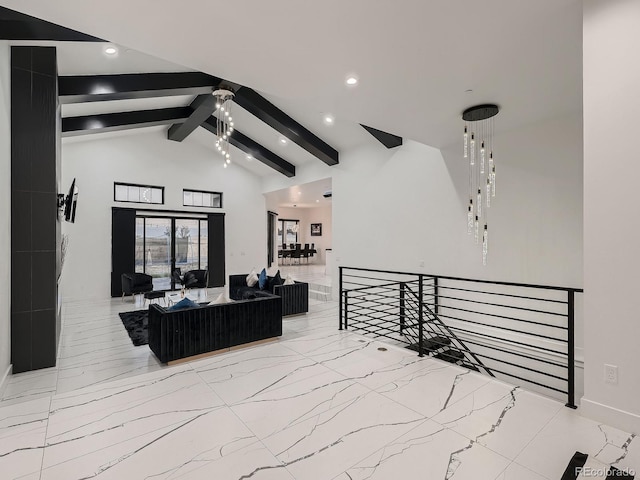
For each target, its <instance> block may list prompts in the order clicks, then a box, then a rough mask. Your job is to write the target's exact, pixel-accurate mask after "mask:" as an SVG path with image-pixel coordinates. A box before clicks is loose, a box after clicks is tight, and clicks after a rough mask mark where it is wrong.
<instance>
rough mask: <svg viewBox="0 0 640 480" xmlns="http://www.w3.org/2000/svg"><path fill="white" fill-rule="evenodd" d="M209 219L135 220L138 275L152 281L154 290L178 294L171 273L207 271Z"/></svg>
mask: <svg viewBox="0 0 640 480" xmlns="http://www.w3.org/2000/svg"><path fill="white" fill-rule="evenodd" d="M208 237H209V235H208V224H207V220H206V219H198V218H176V217H151V216H137V217H136V253H135V264H136V272H141V273H146V274H147V275H151V276H152V277H153V289H154V290H175V289H176V288H179V285H178V286H176V284H175V282H174V279H173V278H172V275H171V273H172V272H173V271H174V270H175V269H176V268H178V269H180V272H181V273H182V274H184V273H185V272H187V271H189V270H204V269H207V268H208V258H207V252H208V242H209V238H208Z"/></svg>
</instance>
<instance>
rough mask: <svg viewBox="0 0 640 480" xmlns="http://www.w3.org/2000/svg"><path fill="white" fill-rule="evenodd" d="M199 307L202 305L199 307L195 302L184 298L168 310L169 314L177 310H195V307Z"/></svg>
mask: <svg viewBox="0 0 640 480" xmlns="http://www.w3.org/2000/svg"><path fill="white" fill-rule="evenodd" d="M199 306H200V305H198V304H197V303H196V302H194V301H193V300H189V299H188V298H183V299H182V300H180V301H179V302H178V303H176V304H175V305H172V306H170V307H169V308H167V310H168V311H169V312H173V311H175V310H184V309H185V308H193V307H199Z"/></svg>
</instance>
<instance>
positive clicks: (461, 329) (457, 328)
mask: <svg viewBox="0 0 640 480" xmlns="http://www.w3.org/2000/svg"><path fill="white" fill-rule="evenodd" d="M449 328H450V329H451V330H457V331H459V332H465V333H471V334H473V335H482V336H484V337H487V338H493V339H494V340H502V341H504V342H506V343H511V344H513V345H522V346H523V347H530V348H533V349H534V350H542V351H544V352H550V353H555V354H557V355H561V356H566V355H567V353H566V352H560V351H558V350H553V349H551V348H546V347H539V346H537V345H531V344H530V343H525V342H518V341H517V340H508V339H505V338H504V337H496V336H494V335H489V334H487V333H478V332H474V331H472V330H466V329H464V328H460V327H453V326H449Z"/></svg>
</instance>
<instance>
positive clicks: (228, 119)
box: [213, 89, 233, 168]
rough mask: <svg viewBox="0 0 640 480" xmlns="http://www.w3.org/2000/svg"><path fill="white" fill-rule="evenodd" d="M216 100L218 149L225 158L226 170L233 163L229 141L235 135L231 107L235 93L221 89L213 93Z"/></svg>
mask: <svg viewBox="0 0 640 480" xmlns="http://www.w3.org/2000/svg"><path fill="white" fill-rule="evenodd" d="M213 96H214V98H215V100H216V109H217V112H218V113H217V115H216V137H217V138H216V149H217V150H218V152H220V155H222V158H223V162H224V163H223V165H224V168H227V165H229V164H230V163H231V152H230V151H229V146H230V145H229V140H230V138H231V134H232V133H233V117H232V116H231V107H232V106H233V92H232V91H231V90H226V89H219V90H216V91H214V92H213Z"/></svg>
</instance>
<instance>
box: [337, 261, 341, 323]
mask: <svg viewBox="0 0 640 480" xmlns="http://www.w3.org/2000/svg"><path fill="white" fill-rule="evenodd" d="M338 271H339V275H338V282H339V283H340V285H339V287H338V312H339V315H340V330H342V267H338Z"/></svg>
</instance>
